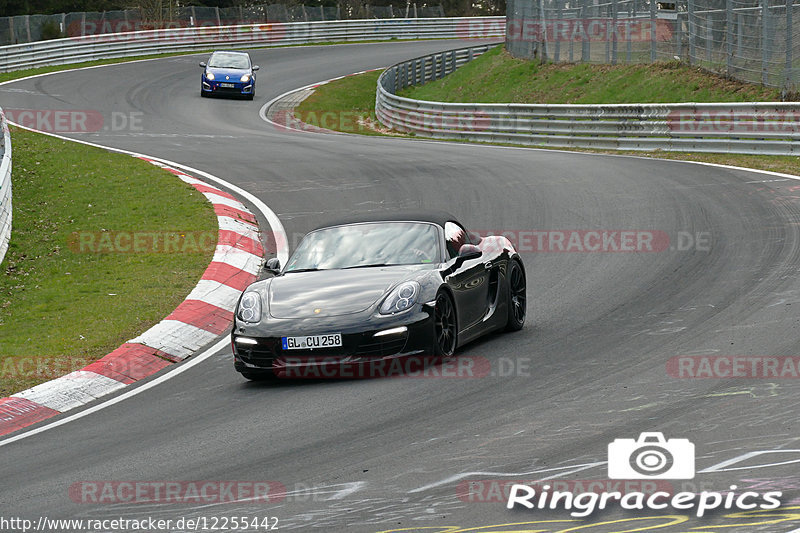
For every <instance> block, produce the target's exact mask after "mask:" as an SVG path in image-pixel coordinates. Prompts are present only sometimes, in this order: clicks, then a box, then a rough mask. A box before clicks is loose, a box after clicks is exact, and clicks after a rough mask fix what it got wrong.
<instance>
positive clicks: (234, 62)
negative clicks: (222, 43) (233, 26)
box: [208, 52, 250, 70]
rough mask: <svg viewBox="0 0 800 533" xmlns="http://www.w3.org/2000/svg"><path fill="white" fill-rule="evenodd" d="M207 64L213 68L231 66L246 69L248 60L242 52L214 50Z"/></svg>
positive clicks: (248, 66) (248, 63)
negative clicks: (233, 52) (231, 52)
mask: <svg viewBox="0 0 800 533" xmlns="http://www.w3.org/2000/svg"><path fill="white" fill-rule="evenodd" d="M208 66H209V67H213V68H232V69H240V70H246V69H249V68H250V60H249V59H247V56H246V55H244V54H230V53H225V52H216V53H214V54H212V55H211V59H209V60H208Z"/></svg>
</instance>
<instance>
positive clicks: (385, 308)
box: [380, 281, 421, 315]
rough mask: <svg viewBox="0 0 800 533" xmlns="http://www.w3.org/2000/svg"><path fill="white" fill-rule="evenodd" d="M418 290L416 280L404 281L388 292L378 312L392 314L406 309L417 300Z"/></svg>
mask: <svg viewBox="0 0 800 533" xmlns="http://www.w3.org/2000/svg"><path fill="white" fill-rule="evenodd" d="M420 290H421V289H420V286H419V283H417V282H416V281H404V282H403V283H401V284H400V285H398V286H397V287H395V288H394V290H392V292H390V293H389V296H387V297H386V299H385V300H384V301H383V304H382V305H381V309H380V313H381V314H382V315H394V314H397V313H402V312H403V311H408V310H409V309H411V307H412V306H413V305H414V304H415V303H416V302H417V299H418V298H419V293H420Z"/></svg>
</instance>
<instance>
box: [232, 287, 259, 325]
mask: <svg viewBox="0 0 800 533" xmlns="http://www.w3.org/2000/svg"><path fill="white" fill-rule="evenodd" d="M236 317H237V318H238V319H239V320H241V321H243V322H249V323H251V324H255V323H256V322H259V321H260V320H261V295H260V294H258V293H257V292H254V291H248V292H246V293H244V296H242V300H241V301H240V302H239V309H238V310H237V311H236Z"/></svg>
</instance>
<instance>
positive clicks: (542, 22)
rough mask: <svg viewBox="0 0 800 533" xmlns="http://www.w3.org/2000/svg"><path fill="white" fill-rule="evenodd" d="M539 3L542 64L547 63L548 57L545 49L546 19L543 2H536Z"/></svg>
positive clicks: (540, 0)
mask: <svg viewBox="0 0 800 533" xmlns="http://www.w3.org/2000/svg"><path fill="white" fill-rule="evenodd" d="M538 2H539V19H540V20H541V24H542V57H541V61H542V63H544V62H545V61H547V58H548V57H549V56H550V54H549V53H548V49H547V19H546V18H545V16H544V0H538Z"/></svg>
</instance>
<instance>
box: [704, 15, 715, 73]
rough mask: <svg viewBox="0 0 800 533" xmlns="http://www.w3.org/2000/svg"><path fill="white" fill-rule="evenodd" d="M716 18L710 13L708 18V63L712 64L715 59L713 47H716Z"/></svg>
mask: <svg viewBox="0 0 800 533" xmlns="http://www.w3.org/2000/svg"><path fill="white" fill-rule="evenodd" d="M713 26H714V17H713V16H712V15H711V14H710V13H709V14H708V16H707V18H706V61H708V62H709V63H711V62H712V61H713V59H714V57H713V56H712V46H713V45H714V28H713Z"/></svg>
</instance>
